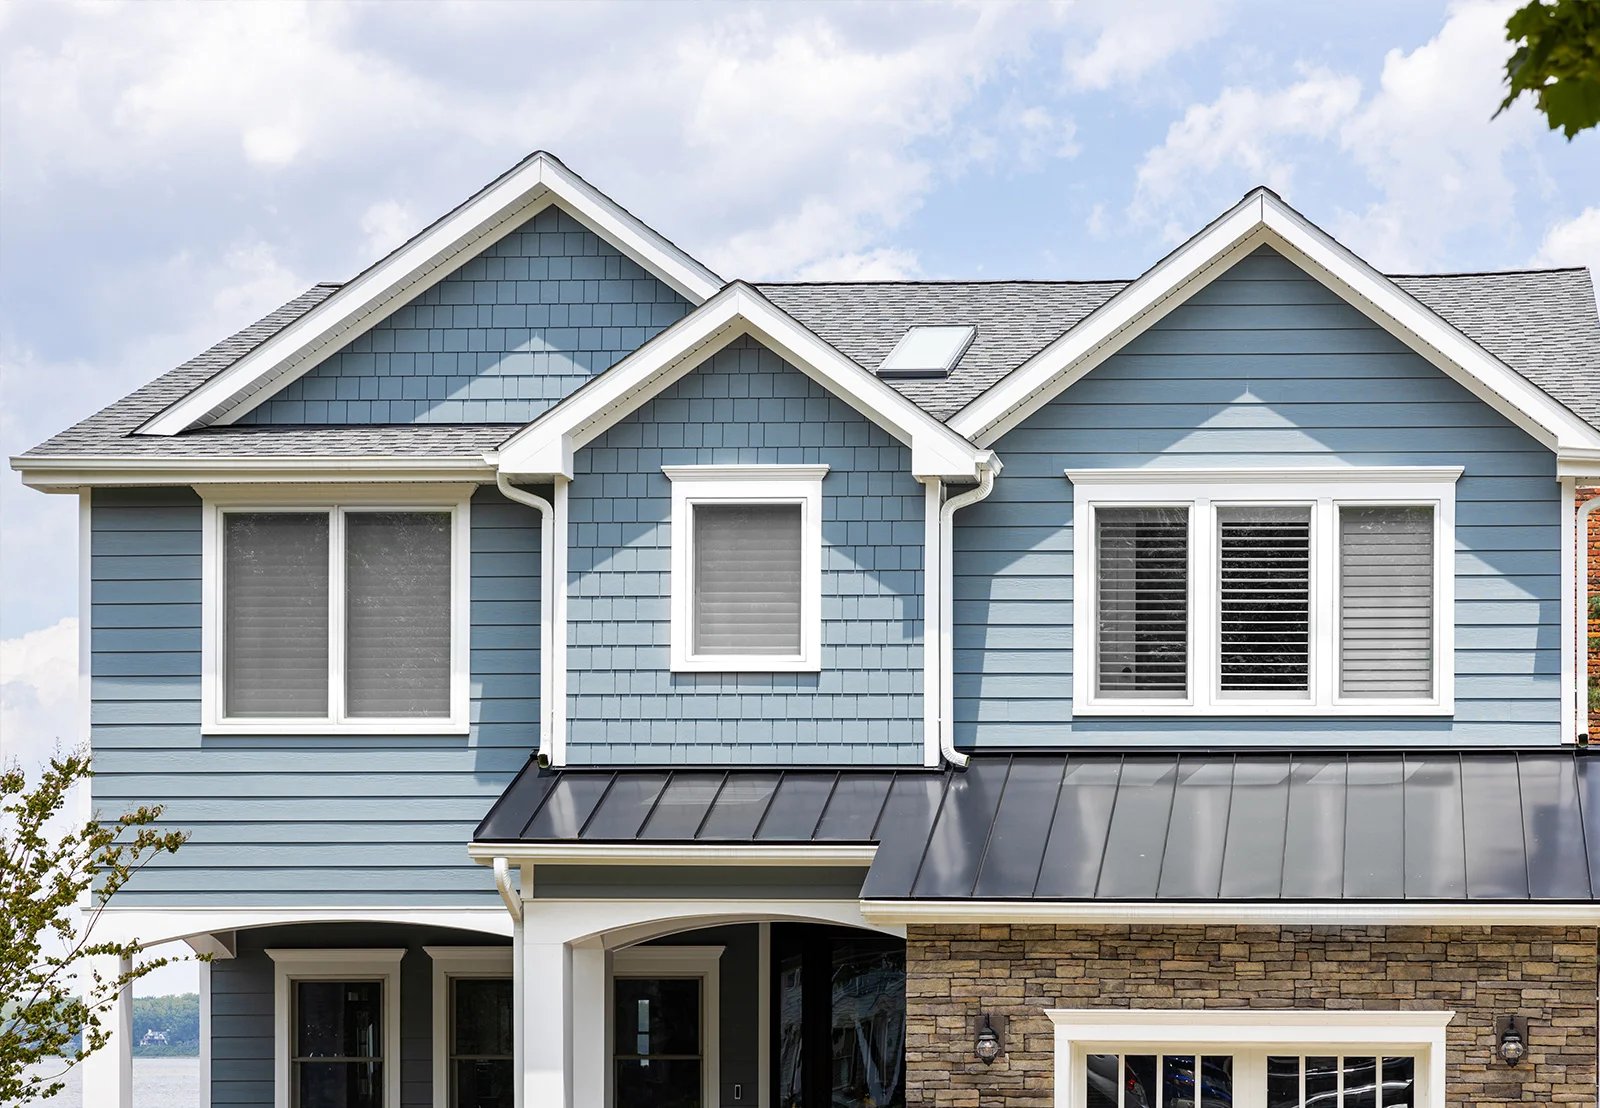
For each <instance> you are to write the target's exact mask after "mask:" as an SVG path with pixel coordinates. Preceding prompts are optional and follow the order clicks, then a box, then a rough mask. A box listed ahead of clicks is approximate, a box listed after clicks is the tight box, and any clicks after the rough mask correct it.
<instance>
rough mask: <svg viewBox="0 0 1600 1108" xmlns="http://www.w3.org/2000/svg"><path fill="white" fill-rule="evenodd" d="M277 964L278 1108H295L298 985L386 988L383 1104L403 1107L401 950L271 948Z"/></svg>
mask: <svg viewBox="0 0 1600 1108" xmlns="http://www.w3.org/2000/svg"><path fill="white" fill-rule="evenodd" d="M264 953H265V954H266V955H267V957H268V958H271V959H272V962H273V1006H272V1023H273V1036H272V1042H273V1050H272V1054H273V1067H272V1092H273V1104H274V1108H291V1105H292V1104H293V1103H294V1098H293V1095H292V1089H291V1087H292V1084H293V1074H292V1072H291V1068H292V1067H291V1054H290V1051H291V1050H292V1049H293V1028H292V1027H291V1026H290V1020H291V1017H292V1013H293V1010H294V1004H293V997H292V996H291V990H292V988H293V984H294V982H296V981H305V980H324V981H371V980H378V981H381V982H383V1062H384V1065H383V1075H384V1076H383V1089H384V1091H383V1102H384V1103H385V1104H399V1103H400V1068H401V1067H400V1064H399V1063H400V962H401V960H402V959H403V958H404V957H405V954H406V952H405V950H404V949H403V948H376V947H373V948H361V947H349V948H334V949H288V948H281V947H278V948H268V949H267V950H266V951H265V952H264Z"/></svg>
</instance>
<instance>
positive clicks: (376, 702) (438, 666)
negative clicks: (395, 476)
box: [344, 512, 450, 719]
mask: <svg viewBox="0 0 1600 1108" xmlns="http://www.w3.org/2000/svg"><path fill="white" fill-rule="evenodd" d="M344 541H345V577H344V587H345V651H344V662H345V711H346V713H347V714H349V715H350V716H352V717H358V718H361V717H367V718H370V717H376V718H379V719H386V718H392V719H405V718H415V717H427V716H447V715H449V714H450V513H448V512H351V513H348V514H347V515H346V516H345V540H344Z"/></svg>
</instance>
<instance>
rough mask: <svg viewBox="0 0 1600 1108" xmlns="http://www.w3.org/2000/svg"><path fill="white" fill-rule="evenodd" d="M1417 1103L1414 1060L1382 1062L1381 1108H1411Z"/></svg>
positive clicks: (1396, 1059)
mask: <svg viewBox="0 0 1600 1108" xmlns="http://www.w3.org/2000/svg"><path fill="white" fill-rule="evenodd" d="M1416 1102H1417V1061H1416V1059H1415V1058H1385V1059H1384V1060H1383V1108H1412V1106H1413V1105H1415V1104H1416Z"/></svg>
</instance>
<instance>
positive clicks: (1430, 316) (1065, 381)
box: [950, 189, 1600, 452]
mask: <svg viewBox="0 0 1600 1108" xmlns="http://www.w3.org/2000/svg"><path fill="white" fill-rule="evenodd" d="M1261 246H1270V247H1272V248H1274V249H1275V250H1277V251H1278V252H1279V253H1281V254H1283V255H1284V256H1285V257H1286V258H1288V259H1289V260H1290V261H1292V262H1294V263H1295V264H1297V265H1299V266H1300V267H1301V268H1303V269H1305V270H1306V271H1307V272H1308V273H1310V274H1311V275H1312V276H1313V277H1315V278H1316V279H1317V280H1319V281H1321V282H1322V283H1323V284H1325V285H1327V286H1328V287H1329V288H1330V289H1332V290H1333V291H1334V292H1335V293H1336V294H1338V295H1339V296H1341V297H1343V298H1344V299H1345V300H1347V301H1348V302H1349V303H1350V304H1351V305H1352V306H1353V307H1355V308H1356V309H1357V310H1358V311H1360V312H1362V313H1363V314H1364V315H1366V316H1367V317H1368V318H1369V319H1371V320H1372V321H1373V322H1374V323H1376V324H1378V325H1379V326H1380V327H1382V328H1384V329H1385V330H1386V331H1388V332H1389V333H1390V334H1392V335H1394V336H1395V337H1396V338H1398V339H1399V340H1400V341H1402V342H1404V343H1405V344H1406V345H1407V346H1409V347H1410V348H1411V349H1412V350H1414V351H1416V352H1417V353H1418V354H1419V355H1421V356H1422V357H1424V358H1426V359H1427V360H1428V361H1429V362H1430V363H1432V364H1433V365H1434V366H1436V367H1437V368H1439V369H1440V370H1442V371H1443V372H1444V373H1445V374H1447V375H1448V376H1450V377H1451V378H1452V379H1454V380H1455V381H1457V382H1458V383H1459V384H1461V385H1462V386H1463V387H1465V388H1466V389H1467V390H1468V391H1469V392H1471V393H1472V394H1473V395H1475V396H1477V397H1478V398H1479V399H1480V400H1482V401H1484V402H1485V403H1487V404H1488V405H1490V406H1491V407H1492V408H1494V409H1495V410H1496V411H1498V412H1500V414H1502V415H1504V416H1505V417H1506V418H1507V419H1510V420H1511V421H1512V422H1513V423H1515V424H1516V425H1517V426H1518V427H1520V428H1521V429H1522V430H1524V431H1526V432H1528V434H1530V435H1532V436H1533V437H1534V438H1536V439H1538V440H1539V441H1540V442H1541V443H1543V444H1544V445H1546V446H1548V447H1550V448H1551V449H1554V450H1558V451H1562V452H1566V451H1568V450H1584V449H1600V430H1596V429H1595V428H1594V427H1591V426H1590V425H1589V424H1588V423H1587V422H1585V421H1584V420H1583V419H1582V418H1580V417H1579V416H1578V415H1577V414H1576V413H1574V412H1573V411H1571V410H1570V409H1568V408H1567V407H1566V406H1565V405H1563V404H1561V403H1559V402H1558V401H1556V400H1554V399H1552V398H1551V397H1550V396H1549V395H1548V394H1547V393H1545V392H1544V391H1543V390H1542V389H1540V388H1538V387H1537V386H1536V385H1534V384H1532V383H1531V382H1530V381H1528V380H1527V379H1526V378H1525V377H1523V376H1522V375H1521V374H1519V373H1517V372H1516V371H1515V370H1513V369H1511V368H1510V367H1509V366H1507V365H1506V364H1505V363H1504V362H1502V361H1500V360H1499V359H1498V358H1496V357H1495V356H1494V355H1492V354H1490V353H1489V352H1488V351H1487V350H1485V349H1484V348H1483V347H1481V346H1479V345H1478V344H1477V343H1475V342H1473V341H1472V340H1471V339H1469V338H1467V337H1466V336H1465V335H1463V334H1462V333H1461V332H1460V331H1458V330H1457V329H1456V328H1455V327H1453V326H1452V325H1451V324H1449V323H1447V322H1446V321H1445V320H1444V319H1443V318H1441V317H1440V316H1439V315H1437V314H1436V313H1435V312H1433V311H1432V310H1431V309H1429V308H1427V307H1425V306H1424V305H1423V304H1422V303H1421V302H1419V301H1418V300H1417V299H1416V298H1415V297H1413V296H1412V295H1411V294H1410V293H1408V292H1406V291H1405V290H1404V289H1401V288H1400V287H1399V286H1398V285H1396V284H1395V283H1394V282H1393V281H1391V280H1390V279H1389V278H1388V277H1386V276H1384V275H1383V274H1381V273H1379V272H1378V271H1377V270H1375V269H1373V268H1372V267H1371V266H1370V265H1368V264H1367V263H1366V262H1364V261H1362V260H1361V259H1360V258H1359V257H1357V256H1356V255H1355V254H1354V253H1352V252H1351V251H1350V250H1349V249H1347V248H1346V247H1344V246H1342V245H1341V244H1340V243H1339V242H1337V241H1336V240H1335V239H1333V238H1332V237H1331V236H1329V235H1328V234H1327V233H1326V232H1324V231H1322V230H1321V229H1320V228H1318V227H1316V226H1315V225H1314V224H1312V223H1311V222H1310V221H1309V220H1307V219H1306V218H1305V217H1304V216H1302V215H1300V214H1299V213H1298V212H1296V211H1295V210H1294V209H1293V208H1291V207H1289V206H1288V205H1287V204H1285V203H1284V202H1283V201H1282V200H1280V199H1278V198H1277V197H1276V196H1274V195H1272V194H1271V193H1269V192H1267V191H1265V190H1261V189H1258V190H1256V191H1255V192H1252V193H1251V194H1250V195H1249V196H1247V197H1245V199H1244V200H1242V201H1241V202H1240V203H1239V204H1237V205H1236V206H1235V207H1233V208H1232V209H1231V210H1229V211H1228V212H1227V213H1225V214H1224V215H1222V216H1221V217H1219V218H1218V219H1217V220H1216V221H1215V222H1213V223H1212V224H1211V225H1210V226H1208V227H1207V228H1205V229H1204V230H1203V231H1201V232H1200V233H1199V234H1197V235H1195V236H1194V237H1193V238H1192V239H1190V240H1189V241H1188V242H1186V243H1184V244H1183V245H1182V246H1180V247H1179V248H1178V249H1177V250H1175V251H1173V252H1172V253H1171V254H1169V255H1168V256H1167V257H1166V258H1164V259H1163V260H1162V261H1161V262H1159V263H1158V264H1157V265H1156V266H1155V267H1154V268H1152V269H1151V270H1149V271H1148V272H1147V273H1145V274H1144V275H1143V276H1141V277H1140V278H1139V279H1138V280H1137V281H1135V282H1133V284H1131V285H1129V286H1128V287H1127V288H1125V289H1124V290H1122V292H1120V293H1118V294H1117V295H1116V296H1114V297H1112V298H1111V300H1109V301H1107V302H1106V303H1105V304H1104V305H1102V306H1101V307H1100V308H1098V309H1097V310H1096V311H1094V312H1093V313H1091V314H1090V315H1089V317H1088V318H1087V319H1085V320H1084V321H1083V322H1082V323H1080V324H1078V326H1077V327H1075V328H1073V329H1072V330H1071V331H1069V332H1067V333H1066V334H1065V335H1063V336H1061V337H1060V338H1059V339H1057V340H1056V341H1055V342H1053V343H1051V344H1050V345H1049V346H1047V347H1045V348H1044V349H1043V350H1041V351H1040V352H1039V353H1038V354H1036V355H1034V356H1033V357H1032V358H1030V359H1029V360H1028V361H1027V362H1025V363H1023V364H1022V365H1021V366H1020V367H1018V368H1017V369H1016V370H1014V371H1013V372H1012V373H1011V374H1009V375H1008V376H1007V377H1005V378H1004V379H1002V380H1001V381H1000V382H998V383H997V384H996V385H994V387H992V388H990V389H989V390H988V391H987V392H985V393H983V394H982V395H980V396H978V397H977V398H976V399H975V400H973V401H972V402H971V403H970V404H968V405H967V406H966V407H965V408H963V409H962V410H961V411H959V412H957V413H956V414H955V415H954V416H953V417H951V419H950V426H951V427H952V428H953V429H954V430H956V431H957V432H959V433H960V434H962V435H964V436H966V437H967V438H969V439H971V440H972V441H973V442H975V443H977V444H979V445H980V446H992V445H994V443H995V442H996V441H998V440H999V439H1000V438H1001V436H1003V435H1004V434H1005V433H1006V432H1008V431H1010V430H1011V429H1012V428H1014V427H1016V426H1017V425H1018V424H1020V423H1021V422H1022V421H1023V420H1025V419H1027V418H1028V416H1030V415H1032V414H1033V413H1034V412H1036V411H1038V410H1039V409H1040V408H1041V407H1043V406H1044V405H1045V404H1047V403H1049V401H1050V400H1052V399H1053V398H1055V397H1056V396H1058V395H1060V394H1061V393H1062V392H1063V391H1065V390H1066V389H1068V388H1070V387H1071V386H1072V385H1073V384H1075V383H1076V382H1077V381H1079V380H1081V379H1082V378H1083V377H1084V376H1085V375H1087V374H1088V373H1089V372H1090V371H1091V370H1092V369H1094V368H1095V367H1096V366H1098V365H1100V364H1101V363H1102V362H1104V361H1105V360H1106V359H1107V358H1109V357H1110V356H1111V355H1113V354H1115V353H1116V352H1117V351H1118V350H1120V349H1122V348H1123V347H1124V346H1126V345H1127V344H1128V343H1129V342H1131V341H1132V340H1133V339H1134V338H1135V337H1137V336H1138V335H1139V334H1141V333H1143V332H1144V331H1145V330H1147V329H1148V328H1150V327H1151V326H1153V325H1154V324H1155V323H1156V322H1158V321H1159V320H1160V319H1161V318H1162V317H1164V316H1165V315H1166V314H1167V313H1168V312H1170V311H1172V310H1173V309H1174V308H1176V307H1178V306H1179V305H1181V304H1182V303H1183V302H1184V301H1186V300H1187V299H1189V297H1191V296H1192V295H1194V293H1196V292H1198V291H1199V290H1200V289H1201V288H1203V287H1204V286H1205V285H1207V284H1209V283H1210V282H1211V281H1212V280H1214V279H1215V278H1216V277H1218V276H1220V275H1221V274H1223V273H1225V272H1226V271H1227V270H1228V269H1229V268H1230V267H1231V266H1232V265H1233V264H1234V263H1235V262H1237V261H1239V260H1240V259H1241V258H1243V257H1244V256H1245V255H1246V254H1248V253H1250V252H1251V251H1253V250H1255V249H1257V248H1258V247H1261Z"/></svg>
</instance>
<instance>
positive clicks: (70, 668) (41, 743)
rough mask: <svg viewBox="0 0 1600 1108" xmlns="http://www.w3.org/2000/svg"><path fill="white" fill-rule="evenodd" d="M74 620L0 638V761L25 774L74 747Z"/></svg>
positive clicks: (77, 739) (76, 645)
mask: <svg viewBox="0 0 1600 1108" xmlns="http://www.w3.org/2000/svg"><path fill="white" fill-rule="evenodd" d="M77 712H78V621H77V620H76V619H74V618H72V617H70V616H69V617H67V618H66V619H63V620H61V621H59V622H57V623H55V624H53V625H51V626H49V627H45V628H41V629H40V630H37V631H29V632H28V633H27V634H24V635H19V636H17V637H16V638H11V639H4V640H0V749H3V755H0V761H4V762H9V761H10V760H11V759H13V758H14V759H16V760H17V761H19V762H21V763H22V764H23V765H24V766H25V767H28V768H29V769H30V770H31V769H32V768H33V767H35V766H38V765H39V764H41V763H42V762H43V761H44V760H45V759H46V758H48V757H49V756H50V754H51V753H52V752H53V751H55V750H57V749H61V750H70V749H71V748H73V747H74V746H76V745H78V742H79V739H80V736H79V735H78V733H77V731H78V724H77Z"/></svg>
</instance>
